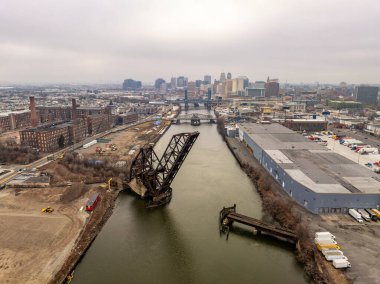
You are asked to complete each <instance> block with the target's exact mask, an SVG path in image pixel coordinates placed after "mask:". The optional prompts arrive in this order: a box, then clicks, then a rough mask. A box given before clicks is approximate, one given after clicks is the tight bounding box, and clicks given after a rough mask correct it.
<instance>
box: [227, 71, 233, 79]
mask: <svg viewBox="0 0 380 284" xmlns="http://www.w3.org/2000/svg"><path fill="white" fill-rule="evenodd" d="M231 79H232V75H231V73H230V72H228V73H227V80H231Z"/></svg>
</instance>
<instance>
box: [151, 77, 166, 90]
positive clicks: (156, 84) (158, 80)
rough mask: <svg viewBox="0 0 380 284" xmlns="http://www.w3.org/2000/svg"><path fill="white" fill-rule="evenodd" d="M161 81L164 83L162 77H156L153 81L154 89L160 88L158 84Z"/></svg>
mask: <svg viewBox="0 0 380 284" xmlns="http://www.w3.org/2000/svg"><path fill="white" fill-rule="evenodd" d="M162 83H165V80H164V79H162V78H158V79H157V80H156V82H155V83H154V87H155V88H156V89H160V86H161V84H162Z"/></svg>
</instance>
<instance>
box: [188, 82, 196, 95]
mask: <svg viewBox="0 0 380 284" xmlns="http://www.w3.org/2000/svg"><path fill="white" fill-rule="evenodd" d="M187 90H188V92H189V94H190V95H191V94H192V95H193V94H195V92H196V90H197V89H196V86H195V82H193V81H190V82H188V83H187Z"/></svg>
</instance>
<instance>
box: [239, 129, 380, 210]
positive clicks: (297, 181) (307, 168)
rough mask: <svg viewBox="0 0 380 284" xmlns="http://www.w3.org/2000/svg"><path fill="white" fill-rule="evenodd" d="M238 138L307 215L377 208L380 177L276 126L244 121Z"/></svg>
mask: <svg viewBox="0 0 380 284" xmlns="http://www.w3.org/2000/svg"><path fill="white" fill-rule="evenodd" d="M238 127H239V138H240V140H241V141H243V142H244V143H245V144H246V145H247V146H248V147H249V148H250V149H251V150H252V151H253V155H254V157H255V158H256V159H257V160H258V161H259V162H260V164H261V165H262V166H263V167H264V169H266V170H267V171H268V173H270V175H271V176H272V177H273V178H274V179H275V180H276V181H277V182H278V183H279V184H280V186H281V187H282V188H283V190H284V191H285V192H286V193H287V194H288V195H289V196H291V197H292V198H293V199H294V200H295V201H296V202H297V203H299V204H300V205H302V206H304V207H305V208H306V209H308V210H309V211H311V212H313V213H315V214H319V213H346V212H348V209H349V208H376V207H378V206H379V205H380V178H379V177H378V175H377V174H376V173H374V172H372V171H371V170H369V169H367V168H365V167H363V166H360V165H358V164H357V163H355V162H353V161H351V160H349V159H348V158H346V157H344V156H342V155H339V154H337V153H334V152H332V151H329V150H327V149H326V148H325V147H323V146H321V145H319V144H317V143H315V142H312V141H310V140H308V139H307V138H305V137H304V136H302V135H299V134H297V133H296V132H294V131H292V130H290V129H288V128H286V127H284V126H282V125H280V124H254V123H242V124H239V125H238Z"/></svg>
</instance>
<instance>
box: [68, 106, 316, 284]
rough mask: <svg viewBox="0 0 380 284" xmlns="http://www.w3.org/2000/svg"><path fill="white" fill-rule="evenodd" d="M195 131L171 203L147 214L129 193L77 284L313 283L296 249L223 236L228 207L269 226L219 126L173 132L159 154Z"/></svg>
mask: <svg viewBox="0 0 380 284" xmlns="http://www.w3.org/2000/svg"><path fill="white" fill-rule="evenodd" d="M204 112H205V111H204ZM188 131H199V132H200V135H199V137H198V140H197V141H196V142H195V145H194V146H193V148H192V150H191V152H190V154H189V155H188V157H187V159H186V160H185V162H184V164H183V165H182V168H181V169H180V171H179V173H178V174H177V176H176V178H175V179H174V182H173V183H172V188H173V198H172V201H171V203H170V204H169V205H167V206H166V207H163V208H158V209H146V208H145V201H143V200H140V199H139V198H138V197H136V196H134V195H133V194H131V193H128V192H124V193H121V194H120V196H119V199H118V202H117V205H116V207H115V210H114V213H113V215H112V216H111V217H110V219H109V220H108V222H107V223H106V225H105V226H104V227H103V229H102V231H101V232H100V234H99V235H98V237H97V238H96V240H95V241H94V242H93V244H92V245H91V247H90V249H89V250H88V252H87V253H86V255H85V256H84V258H83V259H82V261H81V262H80V263H79V265H78V266H77V268H76V270H75V276H74V280H73V282H72V283H292V284H297V283H308V282H309V281H308V280H307V278H306V277H305V275H304V273H303V270H302V267H301V266H300V265H299V264H298V263H297V262H296V260H295V257H294V254H293V248H292V247H291V246H290V245H286V244H284V243H282V242H279V241H277V240H272V239H269V238H265V237H258V236H254V235H253V234H252V233H251V232H250V230H249V229H245V228H238V229H235V230H234V232H231V233H230V235H229V238H228V240H226V237H225V236H220V235H219V230H218V213H219V211H220V210H221V208H222V207H223V206H231V205H233V204H234V203H236V204H237V211H238V212H239V213H242V214H246V215H249V216H252V217H256V218H261V217H262V213H261V200H260V196H259V195H258V193H257V192H256V190H255V187H254V186H253V185H252V183H251V182H250V180H249V179H248V177H247V176H246V175H245V174H244V172H243V171H242V170H241V169H240V167H239V164H238V163H237V162H236V160H235V159H234V157H233V156H232V154H231V153H230V151H229V149H228V148H227V146H226V145H225V143H224V142H223V140H222V139H221V137H220V136H219V134H218V133H217V129H216V125H215V124H214V125H210V124H202V125H200V126H191V125H190V124H182V125H173V126H172V127H171V128H170V129H169V130H168V131H167V132H166V134H165V135H164V136H163V137H162V139H161V140H160V141H159V142H158V143H157V144H156V147H155V150H156V151H157V152H158V153H162V152H163V151H164V150H165V148H166V145H167V143H168V142H169V140H170V138H171V136H172V135H173V134H175V133H179V132H188Z"/></svg>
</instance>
